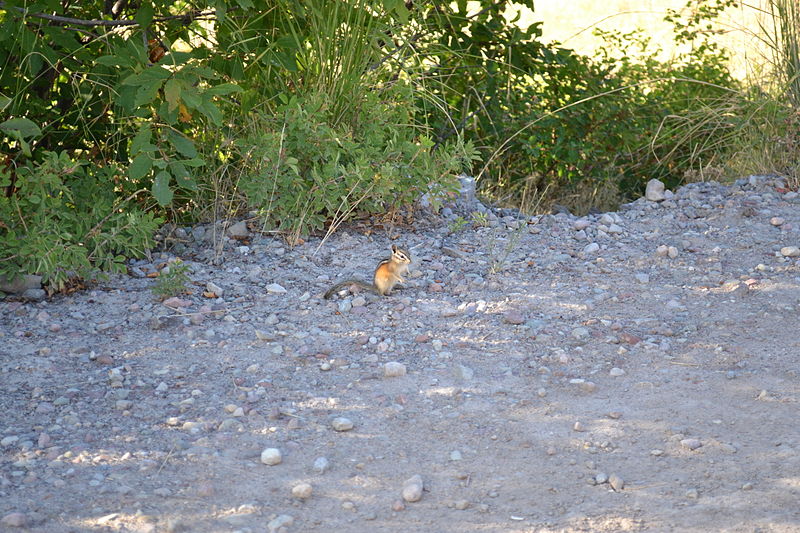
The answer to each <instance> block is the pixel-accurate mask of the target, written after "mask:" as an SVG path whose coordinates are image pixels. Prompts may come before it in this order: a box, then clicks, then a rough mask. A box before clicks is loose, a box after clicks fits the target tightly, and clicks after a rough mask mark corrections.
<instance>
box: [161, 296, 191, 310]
mask: <svg viewBox="0 0 800 533" xmlns="http://www.w3.org/2000/svg"><path fill="white" fill-rule="evenodd" d="M161 303H163V304H164V305H165V306H167V307H170V308H172V309H178V308H180V307H189V306H190V305H192V302H190V301H189V300H184V299H183V298H178V297H177V296H173V297H171V298H167V299H166V300H164V301H163V302H161Z"/></svg>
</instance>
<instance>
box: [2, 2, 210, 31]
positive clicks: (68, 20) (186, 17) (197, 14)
mask: <svg viewBox="0 0 800 533" xmlns="http://www.w3.org/2000/svg"><path fill="white" fill-rule="evenodd" d="M0 8H3V9H13V10H15V11H19V12H20V13H23V14H24V15H25V16H26V17H35V18H40V19H45V20H50V21H53V22H60V23H62V24H72V25H75V26H88V27H93V28H94V27H97V26H105V27H116V26H139V23H138V22H136V21H135V20H131V19H125V20H105V19H88V20H87V19H76V18H73V17H63V16H61V15H48V14H46V13H29V12H28V10H27V9H25V8H24V7H17V6H9V5H6V2H0ZM213 15H214V11H201V10H199V9H195V10H193V11H190V12H189V13H185V14H183V15H170V16H167V17H153V22H166V21H168V20H183V21H184V22H185V23H187V24H188V23H189V22H192V21H195V20H198V19H201V18H206V17H210V16H213Z"/></svg>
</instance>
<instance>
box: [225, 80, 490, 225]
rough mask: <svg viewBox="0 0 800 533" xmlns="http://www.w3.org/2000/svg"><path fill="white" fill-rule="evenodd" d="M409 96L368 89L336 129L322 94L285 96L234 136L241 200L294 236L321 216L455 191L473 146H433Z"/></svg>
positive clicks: (339, 217) (378, 209) (336, 217)
mask: <svg viewBox="0 0 800 533" xmlns="http://www.w3.org/2000/svg"><path fill="white" fill-rule="evenodd" d="M398 92H403V93H404V95H405V98H403V97H401V96H398ZM410 97H411V94H410V92H409V89H408V87H401V86H399V85H396V86H393V87H391V88H389V89H386V90H385V91H377V90H376V91H373V92H370V93H367V94H365V95H363V100H362V102H361V103H360V104H355V105H354V107H355V108H351V109H350V110H349V114H350V115H351V117H352V118H351V120H349V121H348V122H347V123H344V122H340V123H339V124H338V125H336V126H333V125H331V120H330V115H329V113H330V109H329V108H328V106H327V104H326V102H325V100H324V98H322V96H321V95H310V96H308V97H305V98H303V97H292V98H291V99H289V100H288V101H287V102H286V103H284V104H283V105H281V106H279V107H278V113H277V115H276V116H275V117H273V118H270V117H265V116H261V117H259V119H258V121H257V122H256V123H254V124H253V125H252V126H251V127H250V128H249V130H248V131H247V132H245V134H244V137H243V138H241V139H238V140H236V141H235V145H236V147H237V148H238V150H239V154H240V155H239V157H240V158H239V170H238V172H239V175H240V182H239V186H240V188H241V190H242V191H243V192H244V193H245V194H246V196H247V202H248V205H249V206H251V207H254V208H257V209H258V211H259V214H260V215H261V216H262V217H263V218H264V221H265V224H266V225H267V226H268V227H271V228H277V229H279V230H281V231H285V232H287V233H289V234H290V235H292V236H294V237H295V238H297V237H299V236H300V235H303V234H305V233H307V231H308V230H319V229H322V228H323V227H324V224H325V222H326V221H328V220H332V221H334V224H338V223H341V222H342V221H343V220H345V219H347V218H349V217H350V216H352V215H353V214H355V213H358V212H366V213H383V212H386V211H390V210H392V209H395V208H397V207H400V206H404V205H409V204H411V203H413V202H414V201H415V200H416V199H418V198H419V197H420V196H421V195H422V194H424V193H427V194H428V195H429V197H430V198H432V199H433V200H434V201H435V200H436V199H440V198H441V197H442V196H444V195H445V194H447V193H449V192H454V191H455V189H456V184H457V180H456V177H455V176H456V174H458V173H459V172H460V171H461V170H462V169H463V168H465V166H467V165H468V164H469V163H470V162H471V158H472V157H474V150H473V149H472V147H471V146H469V145H468V146H464V145H462V144H460V143H457V142H456V143H449V144H447V145H445V146H440V147H438V148H437V149H435V150H434V143H433V141H432V140H431V138H430V137H429V136H427V135H426V131H425V130H424V129H423V128H419V127H415V126H414V125H413V113H414V109H413V107H412V106H409V105H403V102H404V101H407V99H410Z"/></svg>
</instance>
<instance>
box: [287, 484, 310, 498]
mask: <svg viewBox="0 0 800 533" xmlns="http://www.w3.org/2000/svg"><path fill="white" fill-rule="evenodd" d="M312 492H314V488H313V487H312V486H311V485H310V484H309V483H298V484H297V485H295V486H294V487H292V496H294V497H295V498H297V499H299V500H307V499H309V498H310V497H311V493H312Z"/></svg>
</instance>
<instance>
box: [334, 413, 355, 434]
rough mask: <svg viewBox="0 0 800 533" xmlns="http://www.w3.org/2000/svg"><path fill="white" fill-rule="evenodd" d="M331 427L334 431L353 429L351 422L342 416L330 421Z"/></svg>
mask: <svg viewBox="0 0 800 533" xmlns="http://www.w3.org/2000/svg"><path fill="white" fill-rule="evenodd" d="M331 427H332V428H333V429H334V430H335V431H350V430H351V429H353V421H352V420H350V419H349V418H345V417H343V416H338V417H336V418H334V419H333V420H332V421H331Z"/></svg>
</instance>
